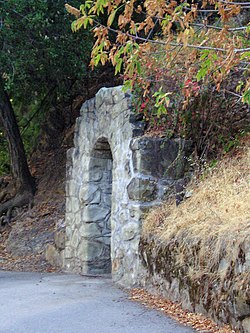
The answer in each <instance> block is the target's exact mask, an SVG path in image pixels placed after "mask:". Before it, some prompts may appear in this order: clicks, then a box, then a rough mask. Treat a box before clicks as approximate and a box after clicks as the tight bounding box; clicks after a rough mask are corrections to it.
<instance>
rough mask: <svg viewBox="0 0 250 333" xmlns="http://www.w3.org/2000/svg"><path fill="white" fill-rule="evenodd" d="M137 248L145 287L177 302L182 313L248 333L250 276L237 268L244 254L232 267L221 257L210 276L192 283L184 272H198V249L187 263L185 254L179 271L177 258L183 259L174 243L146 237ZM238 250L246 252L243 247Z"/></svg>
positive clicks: (244, 270)
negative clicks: (200, 314) (202, 316)
mask: <svg viewBox="0 0 250 333" xmlns="http://www.w3.org/2000/svg"><path fill="white" fill-rule="evenodd" d="M180 243H181V242H180ZM139 248H140V258H141V261H142V263H143V265H144V270H143V269H142V268H140V269H142V273H143V274H141V276H143V278H142V281H143V285H144V286H147V288H150V289H151V290H152V289H154V290H155V291H157V292H158V293H160V294H161V295H163V296H166V297H167V298H168V299H171V300H172V301H174V302H180V303H181V304H182V306H183V307H184V308H185V309H188V310H190V311H195V312H199V313H203V314H205V315H207V316H209V317H211V318H213V319H216V321H218V322H219V323H221V324H230V325H231V327H232V328H234V329H236V330H240V332H244V333H246V332H248V333H249V324H250V322H249V318H250V294H249V292H248V287H246V286H248V285H249V274H248V273H249V272H248V271H247V270H246V269H245V268H244V266H243V267H242V271H241V272H240V271H239V270H238V268H237V266H238V262H241V263H242V262H244V261H245V258H246V256H247V253H245V252H243V253H242V252H239V254H238V258H236V264H235V265H232V262H231V258H228V257H225V253H224V254H223V253H221V254H222V255H224V257H223V258H222V259H221V261H220V265H219V266H218V267H216V266H215V267H214V269H213V272H211V273H212V274H206V275H200V277H199V276H198V275H197V277H196V279H192V277H191V276H190V277H189V278H187V272H189V271H190V268H191V269H192V270H193V271H194V272H196V271H197V272H198V271H199V267H197V258H199V255H200V254H199V251H200V249H199V247H195V246H194V247H193V248H191V249H190V253H193V255H192V256H190V258H188V260H187V253H186V260H185V259H184V261H183V263H182V264H181V267H180V262H179V258H180V256H183V255H184V254H183V248H182V245H181V244H178V243H176V244H175V245H174V246H173V242H165V243H162V242H159V240H157V238H156V237H154V238H153V237H148V238H142V239H141V240H140V246H139ZM241 248H242V249H243V248H245V244H242V247H241ZM184 258H185V255H184ZM221 270H223V272H222V271H221ZM214 277H216V278H214Z"/></svg>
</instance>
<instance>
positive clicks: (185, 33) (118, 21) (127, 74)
mask: <svg viewBox="0 0 250 333" xmlns="http://www.w3.org/2000/svg"><path fill="white" fill-rule="evenodd" d="M66 8H67V10H68V11H69V12H70V13H71V14H73V15H75V17H76V20H75V21H74V22H73V23H72V29H73V31H77V30H79V29H80V28H81V27H84V28H88V27H92V29H93V32H94V37H95V44H94V46H93V49H92V56H91V65H92V66H93V67H94V66H97V65H98V64H99V63H102V64H105V63H106V62H111V63H112V64H113V66H114V67H115V71H116V74H118V73H121V74H122V75H123V77H124V79H125V89H126V88H130V89H132V90H133V92H134V93H135V94H134V96H136V97H135V98H136V101H135V105H136V107H137V111H139V112H142V113H143V114H144V117H145V119H146V120H149V121H152V122H153V125H154V127H157V126H158V127H159V126H161V125H162V124H163V123H164V126H165V128H168V130H169V135H170V136H171V135H174V134H176V133H177V134H178V135H185V136H187V135H188V133H187V132H190V130H191V131H192V130H193V128H194V124H196V125H197V126H198V127H200V128H201V130H199V129H198V128H197V127H196V130H195V131H196V133H193V136H196V137H198V136H199V137H202V140H203V139H204V137H205V136H206V137H208V136H210V137H211V136H212V135H213V132H212V131H211V128H212V127H214V128H215V127H216V126H218V122H219V123H220V124H221V122H224V118H225V117H226V119H228V112H227V111H228V110H229V109H230V108H231V107H232V105H233V104H234V105H235V104H237V103H238V104H239V103H243V104H244V103H245V104H250V79H249V70H250V69H249V65H250V61H249V60H250V41H249V33H250V23H249V20H250V15H249V12H250V11H249V9H250V2H241V1H240V0H239V1H238V2H232V1H231V0H230V1H226V0H208V1H207V0H203V1H194V2H190V1H188V0H182V1H176V0H171V1H165V0H159V1H152V0H145V1H135V0H129V1H125V0H112V1H107V0H95V1H90V0H87V1H85V2H84V4H82V5H81V6H80V7H79V9H78V8H75V7H74V6H71V5H66ZM211 93H212V94H214V96H217V97H215V98H214V100H215V102H214V105H213V107H215V108H220V109H221V110H223V112H224V111H225V109H227V111H226V112H224V114H226V116H225V117H224V116H223V115H222V112H221V113H220V114H219V116H216V118H217V119H216V122H217V123H216V124H210V122H209V123H208V122H207V118H208V116H207V113H205V112H204V110H202V109H201V107H202V106H201V105H199V110H197V109H198V105H197V104H201V103H200V101H199V99H203V103H206V104H205V105H206V107H211V105H210V102H209V100H210V99H211V96H210V95H211ZM209 94H210V95H209ZM204 96H205V98H204ZM228 96H231V97H233V102H232V103H231V104H230V105H229V104H227V100H228V99H229V98H228ZM220 100H222V102H223V103H224V104H223V103H222V104H223V105H220ZM194 104H196V105H195V106H194ZM238 104H237V105H238ZM138 105H139V106H140V107H139V110H138ZM208 105H209V106H208ZM241 105H242V104H241ZM192 108H193V110H191V109H192ZM203 108H204V104H203ZM246 108H247V107H244V106H243V109H244V110H246ZM209 112H210V111H209ZM217 113H219V112H217ZM240 114H241V112H240ZM231 115H232V113H231V114H230V116H229V118H230V117H231ZM214 116H215V114H209V118H210V120H211V122H212V121H213V120H212V118H214ZM244 116H245V115H244ZM223 117H224V118H223ZM240 117H241V116H240ZM205 122H207V123H206V124H205V126H203V123H205ZM213 122H214V121H213ZM224 125H225V127H228V123H227V121H225V122H224ZM233 127H234V125H233V124H232V125H230V130H228V131H227V133H226V134H225V136H227V137H228V138H227V139H229V138H230V135H231V134H232V133H233V132H232V131H231V129H232V128H233ZM197 131H199V132H200V133H198V132H197ZM237 131H238V129H237ZM219 134H221V133H217V135H216V137H217V142H214V143H213V145H214V144H217V143H218V141H219V140H222V141H223V140H224V137H223V136H224V134H222V138H219ZM203 141H204V140H203ZM203 149H204V147H203V148H202V150H203Z"/></svg>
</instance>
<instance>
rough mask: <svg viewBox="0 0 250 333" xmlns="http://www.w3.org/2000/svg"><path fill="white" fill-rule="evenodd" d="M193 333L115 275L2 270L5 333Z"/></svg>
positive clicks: (0, 326)
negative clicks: (132, 297) (139, 298)
mask: <svg viewBox="0 0 250 333" xmlns="http://www.w3.org/2000/svg"><path fill="white" fill-rule="evenodd" d="M80 332H81V333H132V332H133V333H191V332H194V331H193V330H192V329H190V328H186V327H184V326H181V325H180V324H179V323H177V322H175V321H173V320H172V319H169V318H168V317H167V316H165V315H164V314H161V313H160V312H158V311H155V310H150V309H147V308H146V307H144V306H143V305H141V304H139V303H137V302H132V301H129V300H127V295H126V293H125V292H123V291H122V290H120V289H118V288H117V287H116V286H115V285H114V284H112V282H111V280H110V279H104V278H102V279H101V278H90V277H82V276H77V275H65V274H43V273H20V272H18V273H16V272H5V271H0V333H80Z"/></svg>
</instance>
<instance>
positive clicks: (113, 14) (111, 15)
mask: <svg viewBox="0 0 250 333" xmlns="http://www.w3.org/2000/svg"><path fill="white" fill-rule="evenodd" d="M116 12H117V9H116V10H114V11H112V12H111V14H110V15H109V17H108V21H107V26H108V27H110V26H111V25H112V23H113V21H114V19H115V16H116Z"/></svg>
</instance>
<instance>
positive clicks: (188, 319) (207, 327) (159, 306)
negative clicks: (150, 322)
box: [129, 289, 238, 333]
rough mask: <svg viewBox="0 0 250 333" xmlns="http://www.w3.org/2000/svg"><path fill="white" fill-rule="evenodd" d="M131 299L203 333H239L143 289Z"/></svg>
mask: <svg viewBox="0 0 250 333" xmlns="http://www.w3.org/2000/svg"><path fill="white" fill-rule="evenodd" d="M129 299H130V300H132V301H136V302H140V303H142V304H143V305H145V306H146V307H149V308H153V309H156V310H159V311H162V312H163V313H165V314H166V315H168V316H169V317H171V318H173V319H175V320H177V321H178V322H180V323H181V324H183V325H186V326H191V327H192V328H194V329H195V330H197V331H198V332H201V333H238V331H234V330H232V329H231V328H230V327H229V326H223V327H219V326H218V325H217V324H216V323H215V322H214V321H212V320H211V319H208V318H207V317H205V316H204V315H202V314H198V313H193V312H188V311H186V310H183V309H182V307H181V305H180V304H178V303H174V302H172V301H169V300H166V299H164V298H163V297H159V296H155V295H152V294H150V293H148V292H147V291H145V290H143V289H132V290H131V291H130V296H129Z"/></svg>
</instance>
